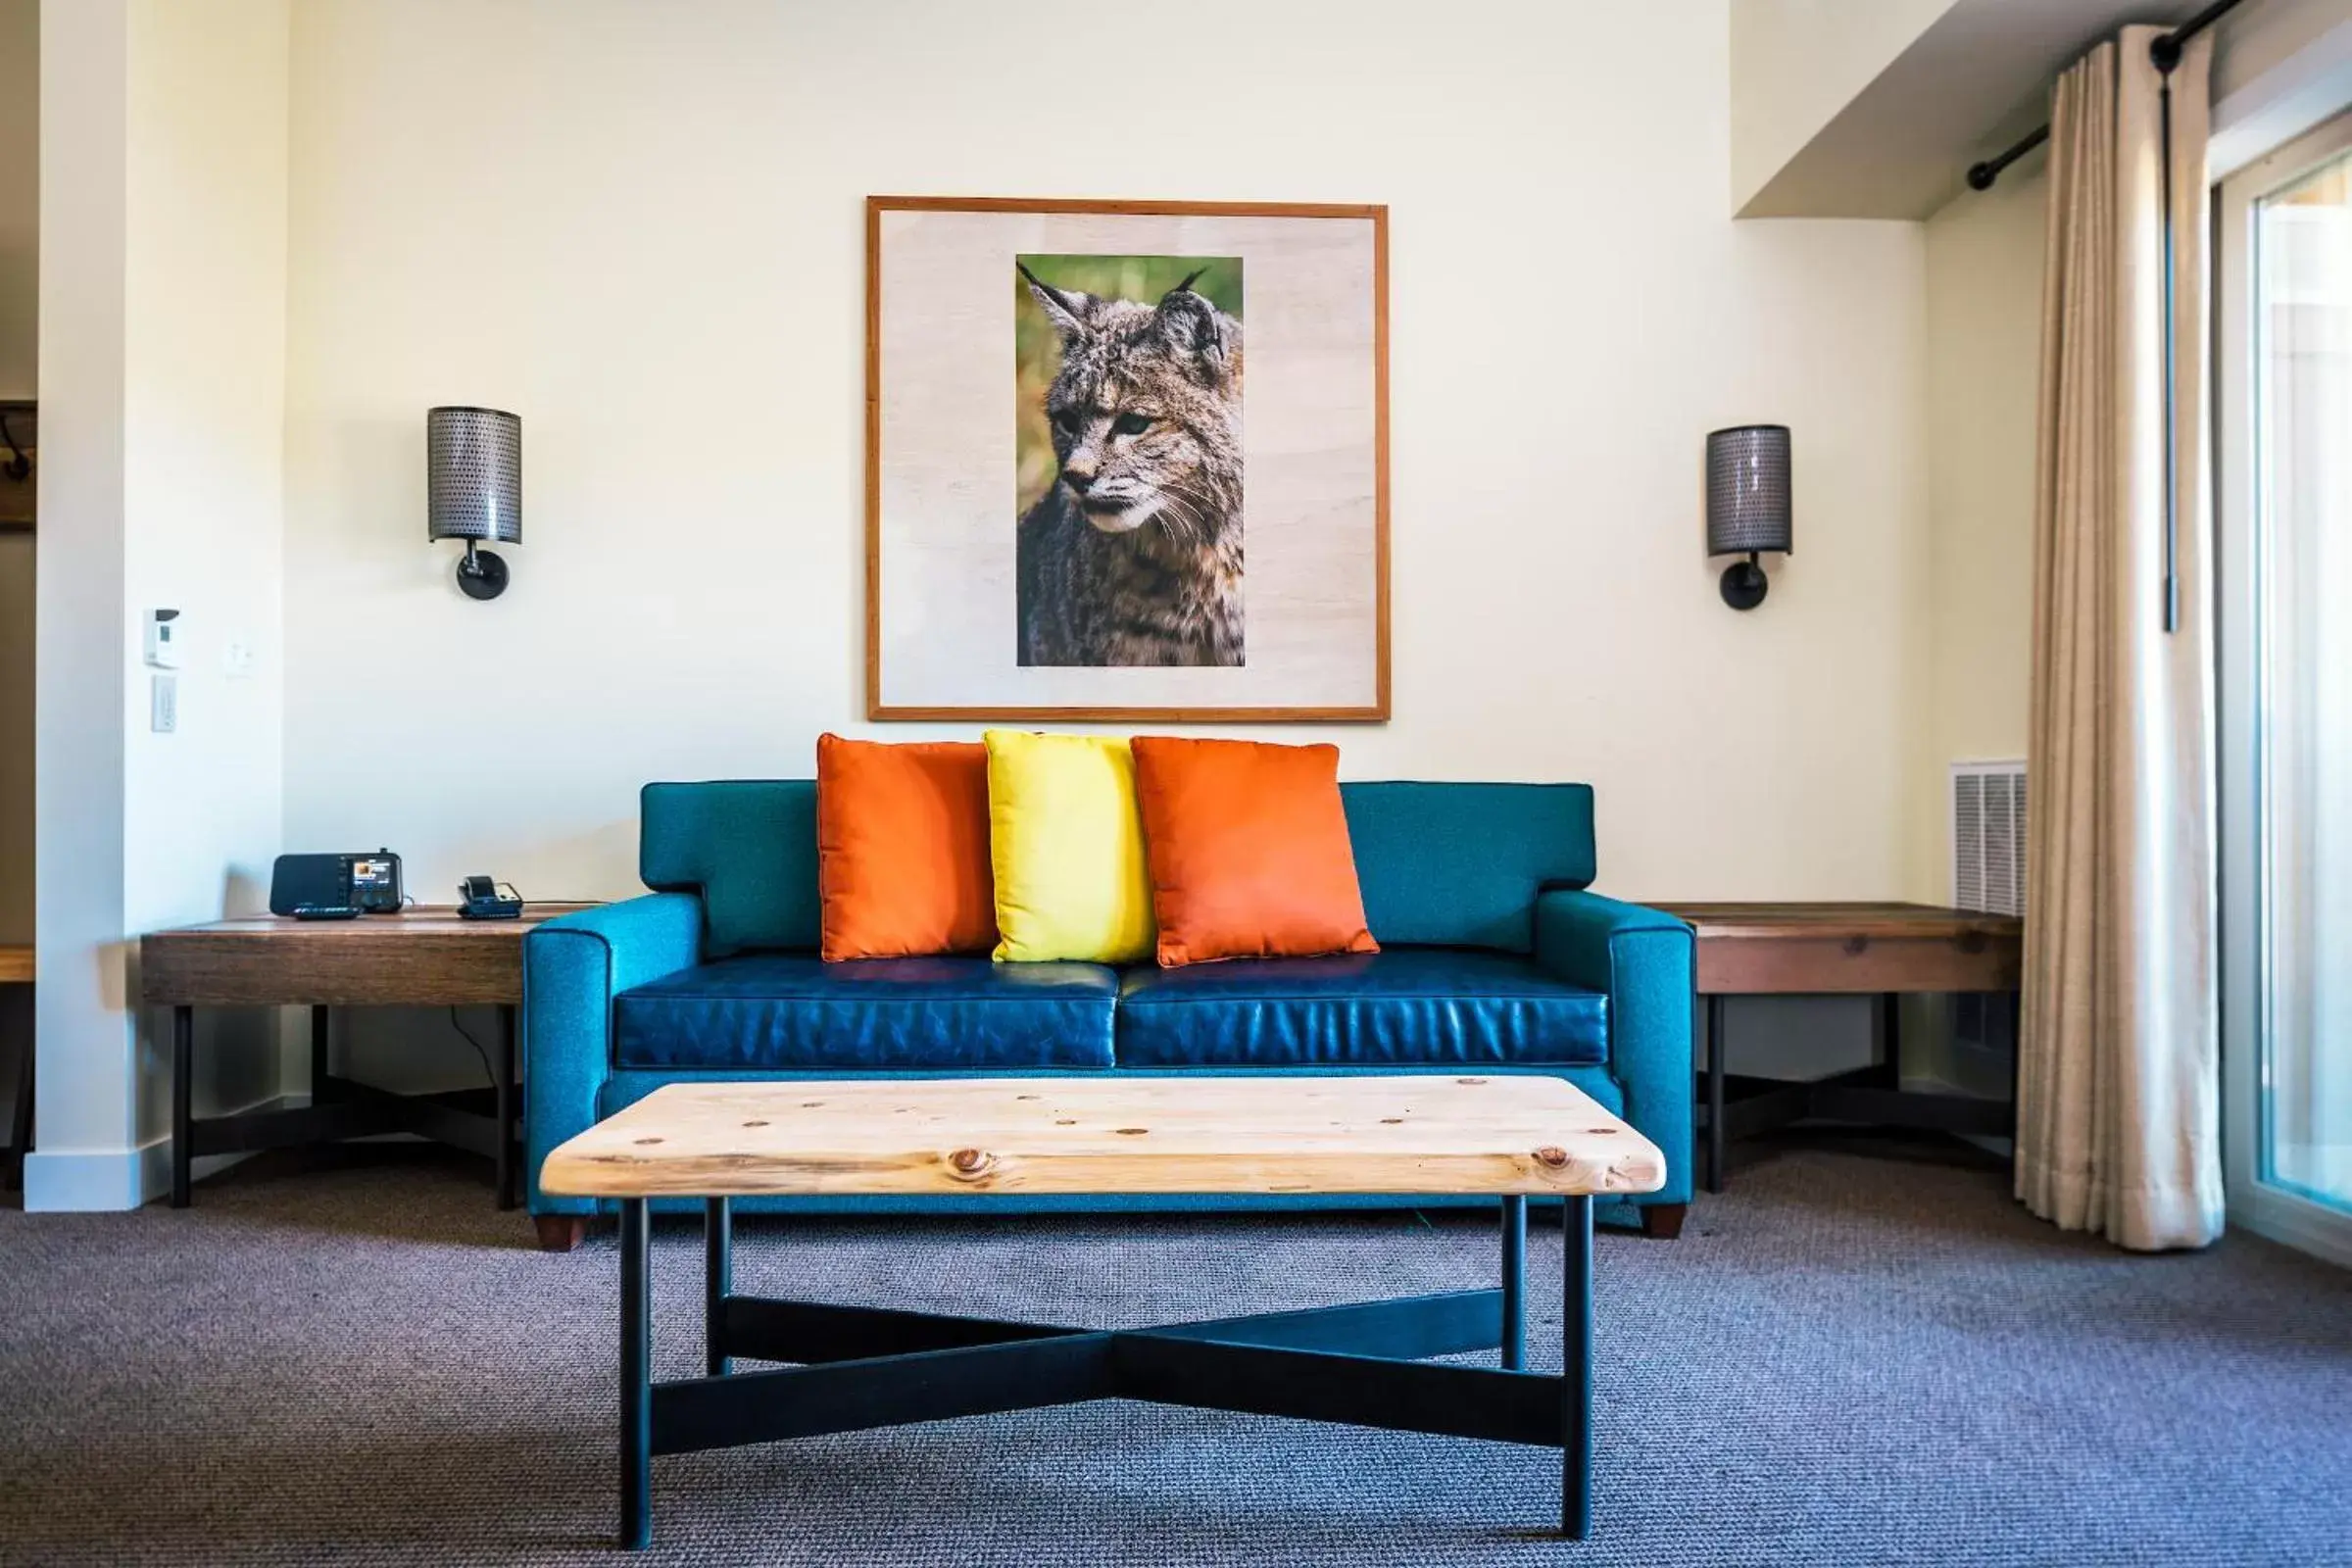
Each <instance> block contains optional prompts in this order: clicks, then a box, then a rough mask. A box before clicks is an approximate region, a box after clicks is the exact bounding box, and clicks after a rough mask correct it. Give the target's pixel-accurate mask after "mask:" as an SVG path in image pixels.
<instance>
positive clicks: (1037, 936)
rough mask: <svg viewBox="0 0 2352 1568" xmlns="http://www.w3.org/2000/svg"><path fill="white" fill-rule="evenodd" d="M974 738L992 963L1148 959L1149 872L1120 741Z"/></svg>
mask: <svg viewBox="0 0 2352 1568" xmlns="http://www.w3.org/2000/svg"><path fill="white" fill-rule="evenodd" d="M982 739H983V740H985V741H986V742H987V744H988V827H989V835H988V838H989V858H990V861H991V864H992V866H993V868H994V870H995V873H996V884H997V931H998V936H999V940H998V942H997V952H996V956H997V961H999V962H1000V963H1005V962H1033V961H1036V960H1039V959H1046V958H1083V959H1089V960H1092V961H1093V962H1096V963H1134V962H1137V961H1139V960H1141V959H1145V958H1149V957H1151V956H1152V943H1153V941H1154V940H1155V938H1156V933H1155V932H1154V930H1153V929H1152V875H1151V872H1150V870H1149V869H1148V867H1147V865H1146V863H1145V860H1144V818H1143V812H1142V810H1141V809H1140V808H1139V807H1138V806H1137V805H1136V798H1135V757H1134V754H1133V753H1132V752H1130V751H1129V750H1128V746H1127V742H1126V740H1125V739H1124V738H1123V737H1118V736H1097V735H1032V734H1029V733H1027V732H1026V731H1023V730H1013V729H992V730H990V731H989V732H988V733H987V734H986V735H985V736H983V737H982Z"/></svg>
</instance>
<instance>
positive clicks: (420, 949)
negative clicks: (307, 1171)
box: [139, 904, 588, 1208]
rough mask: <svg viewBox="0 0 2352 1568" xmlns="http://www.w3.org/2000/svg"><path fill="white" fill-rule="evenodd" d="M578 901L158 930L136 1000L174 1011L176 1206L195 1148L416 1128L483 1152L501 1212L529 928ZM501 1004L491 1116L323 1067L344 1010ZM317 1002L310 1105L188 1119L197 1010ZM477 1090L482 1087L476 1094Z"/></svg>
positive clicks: (183, 1197) (241, 1148) (509, 1179)
mask: <svg viewBox="0 0 2352 1568" xmlns="http://www.w3.org/2000/svg"><path fill="white" fill-rule="evenodd" d="M586 907H588V906H586V905H580V904H533V905H530V906H528V907H525V908H524V910H523V912H522V916H521V918H519V919H515V920H465V919H460V918H459V917H458V914H457V911H456V910H455V909H451V908H440V907H412V908H408V909H405V910H403V911H401V912H400V913H399V914H375V915H362V916H361V917H360V918H359V919H356V920H283V919H279V918H277V917H275V916H272V915H259V916H255V917H253V918H250V919H243V920H219V921H215V922H214V923H213V924H211V925H197V926H188V927H186V928H184V929H181V930H177V931H158V932H155V933H154V934H152V935H150V936H146V937H143V938H141V939H140V941H139V992H140V999H141V1001H142V1002H144V1003H145V1004H146V1005H149V1006H168V1007H170V1008H171V1009H172V1207H173V1208H185V1207H187V1206H188V1164H189V1161H190V1160H192V1159H194V1158H195V1157H196V1156H197V1155H199V1154H229V1153H243V1152H250V1151H253V1150H260V1149H283V1148H287V1147H291V1146H296V1145H302V1144H314V1143H324V1142H330V1141H332V1140H335V1139H340V1138H365V1137H368V1136H371V1135H374V1134H379V1133H416V1134H418V1135H420V1136H422V1137H426V1138H431V1139H434V1140H436V1141H438V1142H440V1143H444V1144H449V1145H452V1146H454V1147H456V1148H459V1149H465V1150H469V1151H471V1152H474V1153H477V1154H482V1155H486V1156H487V1157H488V1158H489V1159H490V1160H491V1161H492V1163H493V1165H494V1167H495V1169H496V1172H497V1186H498V1206H499V1207H501V1208H513V1207H514V1206H515V1203H516V1202H517V1201H518V1196H517V1183H516V1180H515V1177H516V1174H517V1161H516V1158H515V1148H516V1132H517V1129H518V1123H519V1120H520V1117H519V1099H518V1097H517V1096H516V1094H515V1089H516V1078H517V1075H516V1070H515V1008H516V1007H518V1006H519V1005H521V1003H522V937H523V933H524V932H526V931H528V930H530V929H531V927H533V926H534V925H537V924H539V923H540V922H541V921H543V920H552V919H554V918H555V917H556V916H558V915H561V914H568V913H570V912H571V911H572V910H574V909H580V908H586ZM476 1005H480V1006H495V1007H496V1008H498V1016H499V1038H498V1041H497V1044H496V1048H495V1049H494V1050H493V1051H492V1052H490V1053H489V1055H490V1064H489V1065H490V1083H491V1100H492V1110H491V1113H490V1114H489V1115H486V1116H485V1115H482V1114H479V1113H478V1112H476V1111H472V1110H468V1109H466V1108H464V1107H463V1106H460V1105H454V1104H451V1103H447V1102H446V1101H444V1100H441V1099H439V1098H436V1097H434V1096H429V1095H396V1094H392V1093H390V1092H388V1091H386V1090H382V1089H377V1088H373V1087H371V1086H369V1085H368V1084H363V1083H359V1082H356V1081H355V1080H352V1079H349V1078H341V1077H337V1076H335V1075H334V1074H332V1073H330V1072H329V1071H328V1070H327V1060H326V1047H327V1026H328V1021H329V1019H330V1017H331V1016H332V1009H334V1008H336V1007H374V1006H427V1007H435V1006H448V1007H460V1006H476ZM274 1006H308V1007H309V1008H310V1009H311V1103H310V1104H308V1105H305V1106H302V1107H300V1108H298V1109H291V1110H259V1111H247V1112H244V1113H241V1114H238V1115H233V1116H208V1117H204V1118H202V1119H199V1118H197V1117H196V1116H194V1115H192V1114H191V1113H190V1109H189V1098H188V1097H189V1088H190V1083H191V1073H192V1068H193V1066H194V1055H195V1043H196V1024H195V1010H196V1009H197V1008H198V1007H274ZM477 1093H478V1092H477Z"/></svg>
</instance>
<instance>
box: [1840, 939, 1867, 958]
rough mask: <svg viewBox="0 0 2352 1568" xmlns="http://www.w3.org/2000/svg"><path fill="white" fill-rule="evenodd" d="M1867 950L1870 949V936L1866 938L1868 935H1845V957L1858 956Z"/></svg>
mask: <svg viewBox="0 0 2352 1568" xmlns="http://www.w3.org/2000/svg"><path fill="white" fill-rule="evenodd" d="M1869 951H1870V938H1868V937H1847V938H1846V939H1845V954H1846V956H1847V957H1849V958H1851V957H1858V956H1861V955H1862V954H1864V953H1867V952H1869Z"/></svg>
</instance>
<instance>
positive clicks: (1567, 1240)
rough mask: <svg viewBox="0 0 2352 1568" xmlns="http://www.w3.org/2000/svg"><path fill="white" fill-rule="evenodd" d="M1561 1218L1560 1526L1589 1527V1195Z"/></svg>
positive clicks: (1570, 1530) (1575, 1531)
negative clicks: (1563, 1262) (1564, 1261)
mask: <svg viewBox="0 0 2352 1568" xmlns="http://www.w3.org/2000/svg"><path fill="white" fill-rule="evenodd" d="M1567 1202H1568V1209H1567V1213H1566V1214H1565V1215H1563V1216H1562V1218H1561V1221H1560V1250H1561V1251H1563V1252H1565V1253H1566V1254H1567V1266H1566V1267H1565V1268H1564V1269H1562V1270H1561V1291H1562V1295H1561V1299H1560V1532H1561V1534H1563V1535H1565V1536H1566V1537H1567V1538H1568V1539H1569V1540H1571V1541H1582V1540H1584V1539H1585V1537H1586V1536H1587V1535H1589V1534H1590V1533H1591V1532H1592V1529H1593V1200H1592V1199H1591V1198H1590V1197H1583V1198H1571V1199H1569V1200H1568V1201H1567Z"/></svg>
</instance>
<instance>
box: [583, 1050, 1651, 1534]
mask: <svg viewBox="0 0 2352 1568" xmlns="http://www.w3.org/2000/svg"><path fill="white" fill-rule="evenodd" d="M1665 1175H1666V1162H1665V1158H1664V1156H1663V1155H1661V1154H1660V1153H1659V1152H1658V1150H1657V1148H1656V1147H1655V1146H1654V1145H1652V1144H1651V1143H1650V1142H1649V1141H1648V1140H1647V1139H1645V1138H1643V1137H1642V1135H1641V1134H1640V1133H1637V1132H1635V1131H1634V1130H1633V1128H1631V1127H1629V1126H1627V1125H1626V1124H1625V1123H1624V1122H1623V1121H1620V1120H1619V1119H1618V1118H1617V1117H1615V1116H1612V1115H1610V1114H1609V1113H1608V1112H1607V1111H1605V1110H1603V1109H1601V1107H1600V1106H1599V1105H1597V1104H1595V1103H1593V1101H1592V1100H1591V1099H1590V1098H1589V1097H1587V1096H1586V1095H1585V1094H1584V1093H1582V1092H1581V1091H1579V1090H1577V1089H1576V1088H1574V1087H1572V1086H1571V1085H1569V1084H1567V1083H1565V1082H1563V1081H1561V1080H1559V1079H1556V1078H1544V1077H1519V1076H1498V1077H1494V1078H1475V1077H1463V1078H1454V1077H1445V1076H1439V1075H1424V1076H1413V1077H1402V1076H1399V1077H1378V1078H1372V1077H1366V1078H1265V1077H1253V1078H1244V1077H1216V1076H1209V1075H1198V1076H1196V1075H1190V1074H1188V1075H1185V1076H1182V1077H1169V1078H1103V1079H1086V1078H1049V1079H1017V1078H1002V1079H963V1080H929V1081H907V1080H898V1081H885V1082H871V1081H842V1082H815V1081H800V1082H788V1083H764V1084H671V1085H668V1086H666V1087H664V1088H662V1089H658V1090H656V1091H654V1093H653V1094H651V1095H649V1096H647V1097H646V1098H645V1099H644V1100H642V1101H639V1102H638V1103H636V1104H634V1105H631V1106H629V1107H628V1108H627V1109H625V1110H623V1111H621V1112H620V1113H619V1114H618V1115H615V1116H613V1117H612V1118H611V1119H610V1120H608V1121H604V1122H600V1123H599V1124H597V1125H596V1126H594V1127H592V1128H590V1129H589V1130H588V1131H586V1132H584V1133H582V1134H580V1135H579V1136H578V1137H577V1138H574V1139H572V1140H571V1141H570V1142H568V1143H566V1144H564V1145H563V1146H562V1147H561V1148H559V1149H557V1150H556V1151H555V1152H552V1153H551V1154H549V1155H548V1157H547V1163H546V1165H545V1167H544V1168H543V1169H542V1170H541V1171H540V1173H539V1185H540V1187H541V1188H542V1189H544V1190H545V1191H547V1192H550V1193H556V1194H561V1195H564V1196H568V1197H578V1198H611V1199H617V1200H619V1202H620V1539H621V1544H623V1545H626V1546H629V1547H631V1548H637V1547H642V1546H645V1545H646V1544H649V1543H650V1541H651V1540H652V1534H653V1504H652V1490H653V1456H654V1455H655V1454H657V1453H688V1452H693V1451H696V1450H699V1449H705V1448H722V1447H734V1446H740V1445H743V1444H749V1443H767V1442H772V1441H775V1440H777V1439H782V1438H806V1437H816V1436H820V1435H823V1434H826V1433H834V1432H855V1431H861V1430H865V1429H868V1428H873V1427H888V1426H901V1425H905V1424H907V1423H908V1422H914V1421H938V1420H945V1419H947V1418H949V1417H953V1416H965V1415H983V1414H990V1413H994V1412H998V1411H1005V1410H1027V1409H1036V1408H1040V1407H1043V1406H1046V1405H1054V1404H1072V1403H1078V1402H1081V1401H1084V1400H1089V1399H1108V1398H1124V1399H1147V1400H1153V1401H1156V1402H1159V1403H1162V1404H1180V1405H1189V1406H1192V1407H1194V1408H1198V1409H1211V1410H1235V1411H1245V1412H1249V1413H1251V1414H1257V1415H1280V1416H1292V1417H1298V1418H1301V1419H1306V1420H1316V1421H1337V1422H1345V1423H1348V1424H1350V1425H1355V1426H1369V1427H1382V1428H1387V1429H1390V1430H1393V1431H1401V1432H1425V1433H1434V1434H1440V1435H1444V1436H1448V1437H1460V1438H1485V1439H1490V1440H1493V1441H1497V1442H1504V1443H1524V1444H1533V1445H1536V1446H1544V1447H1557V1448H1559V1449H1560V1450H1561V1454H1562V1458H1561V1493H1560V1521H1561V1529H1562V1530H1563V1531H1564V1532H1565V1533H1566V1534H1567V1535H1569V1536H1570V1537H1572V1538H1576V1539H1580V1540H1581V1539H1582V1538H1583V1537H1584V1536H1585V1535H1586V1533H1587V1531H1588V1530H1589V1528H1590V1526H1591V1522H1592V1492H1591V1484H1592V1483H1591V1478H1592V1446H1593V1430H1592V1429H1593V1195H1595V1194H1616V1193H1646V1192H1653V1191H1655V1190H1656V1189H1657V1188H1659V1187H1660V1186H1662V1185H1663V1184H1664V1182H1665ZM984 1193H1018V1194H1025V1195H1034V1194H1047V1193H1068V1194H1087V1195H1094V1196H1109V1195H1119V1194H1152V1195H1158V1194H1175V1193H1283V1194H1307V1193H1331V1194H1343V1193H1347V1194H1396V1195H1400V1196H1409V1195H1414V1194H1428V1195H1432V1196H1435V1195H1449V1196H1461V1195H1467V1194H1485V1195H1492V1196H1494V1197H1495V1198H1497V1199H1499V1200H1500V1201H1501V1207H1502V1221H1503V1224H1502V1254H1503V1263H1502V1286H1501V1288H1500V1289H1499V1290H1489V1291H1458V1292H1453V1293H1450V1294H1447V1295H1442V1296H1420V1297H1406V1298H1402V1299H1396V1300H1387V1301H1372V1302H1366V1303H1362V1304H1358V1305H1352V1306H1333V1307H1319V1308H1314V1309H1311V1310H1307V1311H1301V1312H1268V1313H1255V1314H1250V1315H1248V1316H1243V1317H1228V1318H1217V1319H1211V1320H1208V1321H1205V1322H1195V1323H1177V1324H1168V1325H1164V1326H1161V1327H1155V1328H1148V1329H1129V1330H1117V1331H1103V1330H1091V1329H1084V1328H1071V1327H1064V1326H1061V1325H1057V1324H1038V1323H1021V1322H1008V1321H1000V1320H997V1319H993V1318H967V1317H948V1316H940V1315H935V1314H932V1313H927V1312H907V1311H896V1310H890V1309H885V1308H879V1307H866V1306H838V1305H828V1304H822V1303H817V1302H809V1301H783V1300H772V1299H766V1298H762V1297H751V1296H738V1295H736V1294H734V1291H733V1287H732V1282H731V1259H730V1253H731V1250H732V1227H731V1223H730V1214H729V1200H731V1199H734V1198H740V1197H750V1196H755V1195H761V1194H793V1195H825V1196H833V1195H840V1194H920V1195H924V1196H931V1197H936V1196H940V1195H946V1194H984ZM671 1197H694V1198H700V1199H702V1200H704V1238H705V1260H706V1266H705V1291H704V1300H703V1326H704V1335H705V1343H706V1345H707V1346H708V1349H709V1363H708V1372H709V1375H708V1376H706V1377H702V1378H693V1379H687V1380H683V1381H678V1382H670V1383H662V1384H656V1383H654V1382H653V1381H652V1364H653V1363H652V1317H653V1298H652V1290H651V1275H650V1272H649V1270H648V1266H647V1251H648V1249H649V1243H650V1231H649V1221H648V1202H649V1200H652V1199H655V1198H671ZM1530 1197H1544V1198H1560V1199H1565V1200H1566V1217H1565V1233H1564V1234H1565V1240H1566V1245H1565V1248H1564V1249H1563V1250H1565V1252H1566V1254H1567V1263H1566V1267H1565V1270H1564V1290H1565V1298H1564V1302H1563V1311H1562V1319H1561V1321H1562V1337H1563V1357H1562V1371H1561V1374H1560V1375H1559V1376H1558V1377H1544V1376H1539V1375H1537V1374H1535V1373H1532V1372H1529V1371H1527V1370H1526V1369H1525V1361H1526V1335H1525V1324H1526V1311H1525V1283H1524V1273H1525V1269H1524V1265H1525V1260H1526V1249H1527V1200H1528V1199H1529V1198H1530ZM1492 1348H1500V1350H1501V1352H1502V1354H1501V1362H1502V1365H1501V1367H1500V1368H1492V1367H1470V1366H1452V1365H1442V1366H1432V1365H1426V1364H1423V1363H1424V1361H1425V1359H1426V1358H1427V1357H1430V1356H1438V1355H1452V1354H1456V1353H1458V1352H1461V1351H1466V1350H1477V1349H1492ZM736 1357H744V1358H747V1359H757V1360H763V1361H784V1362H792V1363H797V1364H795V1365H792V1366H789V1367H785V1368H780V1369H776V1370H769V1371H759V1372H736V1371H734V1370H733V1362H734V1359H735V1358H736Z"/></svg>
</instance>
